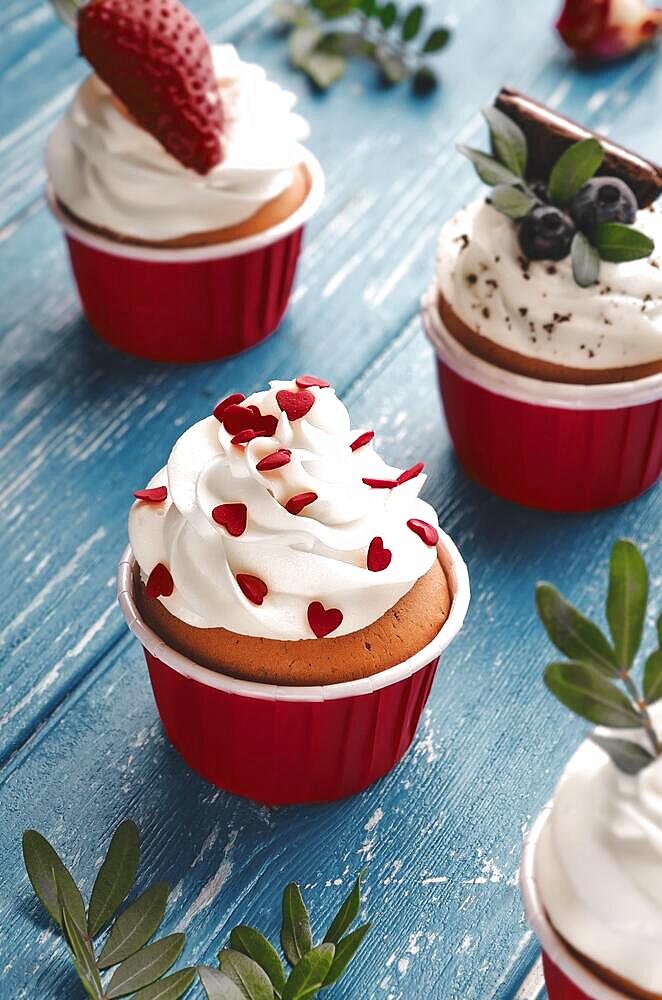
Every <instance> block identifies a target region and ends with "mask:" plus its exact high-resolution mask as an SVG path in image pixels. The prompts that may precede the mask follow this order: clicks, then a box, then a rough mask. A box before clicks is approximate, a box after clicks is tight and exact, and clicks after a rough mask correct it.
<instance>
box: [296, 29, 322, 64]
mask: <svg viewBox="0 0 662 1000" xmlns="http://www.w3.org/2000/svg"><path fill="white" fill-rule="evenodd" d="M321 38H322V32H321V31H320V29H319V28H316V27H313V26H311V27H302V28H296V29H295V30H294V31H293V32H291V34H290V37H289V39H288V49H289V53H290V59H291V61H292V64H293V65H294V66H296V67H298V68H299V69H301V68H303V64H304V63H305V61H306V59H307V58H308V57H309V55H310V54H311V53H312V52H313V51H314V50H315V47H316V46H317V44H318V42H319V41H320V39H321Z"/></svg>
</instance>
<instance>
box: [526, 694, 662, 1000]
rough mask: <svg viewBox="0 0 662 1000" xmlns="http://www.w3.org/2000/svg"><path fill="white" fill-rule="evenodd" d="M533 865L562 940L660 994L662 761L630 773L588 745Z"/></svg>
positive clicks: (566, 781)
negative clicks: (635, 772)
mask: <svg viewBox="0 0 662 1000" xmlns="http://www.w3.org/2000/svg"><path fill="white" fill-rule="evenodd" d="M657 720H658V722H659V721H660V713H659V712H658V713H657ZM619 735H620V734H619ZM626 735H627V737H628V738H630V737H631V734H630V733H628V734H626ZM632 738H633V739H636V738H637V736H636V735H634V736H632ZM535 866H536V867H535V876H536V881H537V883H538V888H539V890H540V894H541V898H542V901H543V903H544V906H545V909H546V910H547V913H548V915H549V918H550V920H551V922H552V924H553V925H554V927H555V928H556V930H557V931H558V932H559V933H560V934H561V935H562V936H563V937H564V938H565V939H566V941H568V942H569V943H570V944H571V945H572V946H573V947H574V948H576V949H577V951H579V952H581V954H583V955H585V956H586V957H587V958H590V959H592V960H593V961H594V962H597V963H598V964H599V965H601V966H602V967H603V968H605V969H608V970H610V971H611V972H613V973H616V974H617V975H618V976H620V977H622V978H623V979H625V980H627V981H628V982H631V983H633V984H634V985H636V986H637V987H638V988H639V989H640V990H643V991H648V992H650V993H652V994H655V995H658V994H662V962H661V961H660V942H661V941H662V758H659V759H658V760H657V761H656V762H655V763H653V764H651V765H650V766H649V767H647V768H645V769H644V770H643V771H641V772H640V773H639V774H638V775H637V776H635V777H630V776H628V775H625V774H623V773H622V772H620V771H618V770H617V769H616V767H615V766H614V765H613V764H612V763H611V761H610V760H609V758H608V757H607V756H606V754H605V753H604V752H603V751H602V750H600V749H598V747H597V746H596V745H595V744H593V743H591V742H586V743H584V744H582V746H581V747H580V748H579V750H578V751H577V753H576V754H575V755H574V757H573V758H572V759H571V761H570V763H569V764H568V767H567V768H566V771H565V773H564V775H563V778H562V779H561V782H560V784H559V786H558V788H557V790H556V794H555V797H554V803H553V806H552V810H551V812H550V815H549V818H548V820H547V821H546V823H545V825H544V827H543V829H542V832H541V836H540V840H539V841H538V844H537V847H536V854H535Z"/></svg>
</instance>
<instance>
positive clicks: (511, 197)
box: [490, 184, 537, 221]
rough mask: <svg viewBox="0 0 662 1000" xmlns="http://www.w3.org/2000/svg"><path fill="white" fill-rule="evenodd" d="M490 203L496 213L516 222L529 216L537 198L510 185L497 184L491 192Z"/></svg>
mask: <svg viewBox="0 0 662 1000" xmlns="http://www.w3.org/2000/svg"><path fill="white" fill-rule="evenodd" d="M490 202H491V204H492V206H493V207H494V208H496V210H497V212H501V213H502V215H507V216H508V218H509V219H514V220H515V221H517V220H518V219H523V218H524V216H525V215H528V214H529V212H530V211H531V209H532V208H533V206H534V205H535V204H537V198H534V196H533V195H532V194H528V193H527V192H526V191H522V189H521V188H518V187H514V186H513V185H512V184H499V185H497V187H495V188H494V190H493V191H492V194H491V195H490Z"/></svg>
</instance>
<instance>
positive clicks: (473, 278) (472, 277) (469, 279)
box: [467, 274, 478, 285]
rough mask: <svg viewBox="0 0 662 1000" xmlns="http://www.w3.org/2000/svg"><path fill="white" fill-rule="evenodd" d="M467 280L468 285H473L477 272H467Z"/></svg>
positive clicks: (476, 279) (476, 278)
mask: <svg viewBox="0 0 662 1000" xmlns="http://www.w3.org/2000/svg"><path fill="white" fill-rule="evenodd" d="M467 281H468V282H469V284H470V285H475V284H476V282H477V281H478V275H477V274H468V275H467Z"/></svg>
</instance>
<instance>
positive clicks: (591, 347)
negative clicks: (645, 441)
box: [437, 200, 662, 369]
mask: <svg viewBox="0 0 662 1000" xmlns="http://www.w3.org/2000/svg"><path fill="white" fill-rule="evenodd" d="M635 225H636V228H637V229H639V230H641V231H642V232H645V233H647V234H648V235H649V236H651V237H652V239H653V240H654V241H655V244H656V248H655V250H654V251H653V254H652V256H650V257H647V258H644V259H642V260H634V261H630V262H628V263H623V264H610V263H607V262H605V261H603V262H602V263H601V265H600V281H599V284H597V285H592V286H591V287H589V288H580V287H579V285H578V284H577V283H576V282H575V280H574V278H573V276H572V265H571V262H570V257H566V258H565V260H561V261H558V262H556V263H554V262H552V261H527V260H525V259H524V258H523V257H522V253H521V250H520V248H519V243H518V241H517V229H516V227H515V225H514V224H513V222H511V220H510V219H508V218H507V217H506V216H505V215H502V214H501V213H500V212H497V211H496V209H494V208H492V207H491V206H490V205H488V204H487V202H485V201H484V200H479V201H475V202H472V203H471V204H470V205H469V206H468V207H467V208H464V209H462V210H461V211H460V212H458V213H457V214H456V215H455V216H454V217H453V218H452V219H450V221H449V222H447V223H446V225H445V226H444V227H443V229H442V231H441V235H440V237H439V245H438V252H437V287H438V290H439V292H440V293H441V294H442V296H443V297H444V299H445V300H446V301H447V302H448V304H449V305H450V307H451V308H452V309H453V311H454V312H455V314H456V315H457V316H458V317H459V318H460V319H461V320H462V321H463V322H464V323H465V324H466V325H467V326H468V327H469V328H470V329H472V330H474V331H476V332H477V333H479V334H481V335H482V336H484V337H486V338H487V339H488V340H491V341H493V342H494V343H496V344H499V345H500V346H501V347H504V348H507V349H508V350H511V351H515V352H516V353H518V354H521V355H524V356H526V357H530V358H534V359H536V360H539V361H546V362H549V363H552V364H557V365H564V366H566V367H570V368H585V369H603V368H627V367H630V366H634V365H639V364H646V363H647V362H652V361H658V360H659V359H660V358H662V256H661V255H662V214H661V213H660V212H659V211H657V210H652V209H644V210H642V211H640V212H639V213H638V214H637V219H636V223H635Z"/></svg>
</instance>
